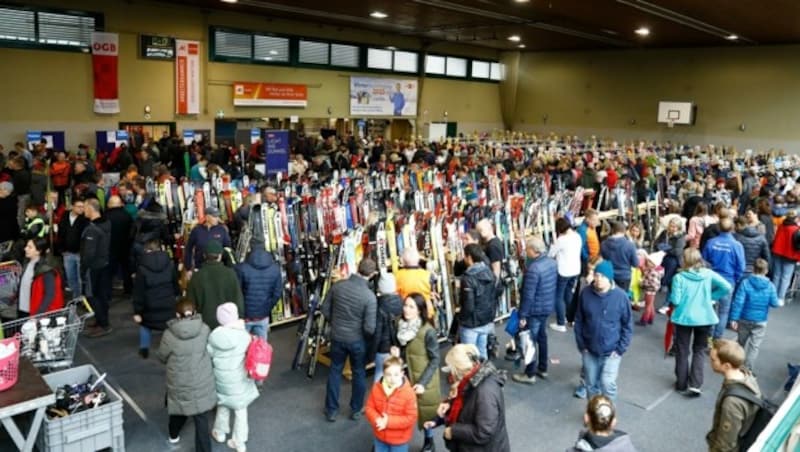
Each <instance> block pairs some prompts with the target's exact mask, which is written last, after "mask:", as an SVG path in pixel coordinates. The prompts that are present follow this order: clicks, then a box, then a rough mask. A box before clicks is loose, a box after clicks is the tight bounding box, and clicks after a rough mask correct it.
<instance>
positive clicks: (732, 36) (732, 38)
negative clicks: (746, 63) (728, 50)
mask: <svg viewBox="0 0 800 452" xmlns="http://www.w3.org/2000/svg"><path fill="white" fill-rule="evenodd" d="M725 39H727V40H728V41H736V40H738V39H739V37H738V36H736V35H728V36H726V37H725Z"/></svg>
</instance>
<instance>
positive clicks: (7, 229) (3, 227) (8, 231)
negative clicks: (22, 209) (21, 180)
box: [0, 182, 20, 243]
mask: <svg viewBox="0 0 800 452" xmlns="http://www.w3.org/2000/svg"><path fill="white" fill-rule="evenodd" d="M0 218H4V219H5V221H0V243H3V242H7V241H15V240H17V239H18V238H19V232H20V228H19V225H17V222H16V221H13V220H11V221H8V219H14V218H17V195H16V194H14V185H13V184H12V183H11V182H0Z"/></svg>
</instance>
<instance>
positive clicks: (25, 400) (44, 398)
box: [0, 358, 56, 452]
mask: <svg viewBox="0 0 800 452" xmlns="http://www.w3.org/2000/svg"><path fill="white" fill-rule="evenodd" d="M54 403H56V395H55V394H54V393H53V390H52V389H50V387H49V386H47V383H45V381H44V379H43V378H42V374H40V373H39V370H38V369H37V368H36V367H34V366H33V364H31V362H30V360H28V359H27V358H20V360H19V379H17V384H15V385H14V386H13V387H12V388H11V389H9V390H7V391H3V392H0V422H2V423H3V427H5V429H6V431H8V434H9V435H10V436H11V439H12V440H13V441H14V444H16V445H17V448H18V449H19V450H21V451H24V452H30V451H32V450H33V446H34V443H35V442H36V436H37V435H38V434H39V428H40V427H41V425H42V421H43V420H44V412H45V410H46V409H47V407H48V406H50V405H53V404H54ZM31 411H35V412H36V413H35V414H34V416H33V423H32V424H31V428H30V430H29V431H28V436H27V437H25V436H23V435H22V432H20V430H19V428H18V427H17V424H16V423H15V422H14V419H13V416H17V415H19V414H23V413H28V412H31Z"/></svg>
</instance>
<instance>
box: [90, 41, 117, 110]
mask: <svg viewBox="0 0 800 452" xmlns="http://www.w3.org/2000/svg"><path fill="white" fill-rule="evenodd" d="M118 60H119V35H118V34H116V33H96V32H93V33H92V72H93V73H94V81H93V83H94V112H95V113H102V114H113V113H119V80H118V77H117V75H118V71H117V64H118Z"/></svg>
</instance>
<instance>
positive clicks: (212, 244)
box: [206, 240, 223, 254]
mask: <svg viewBox="0 0 800 452" xmlns="http://www.w3.org/2000/svg"><path fill="white" fill-rule="evenodd" d="M222 251H223V249H222V244H221V243H219V241H217V240H209V241H208V243H206V254H222Z"/></svg>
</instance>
